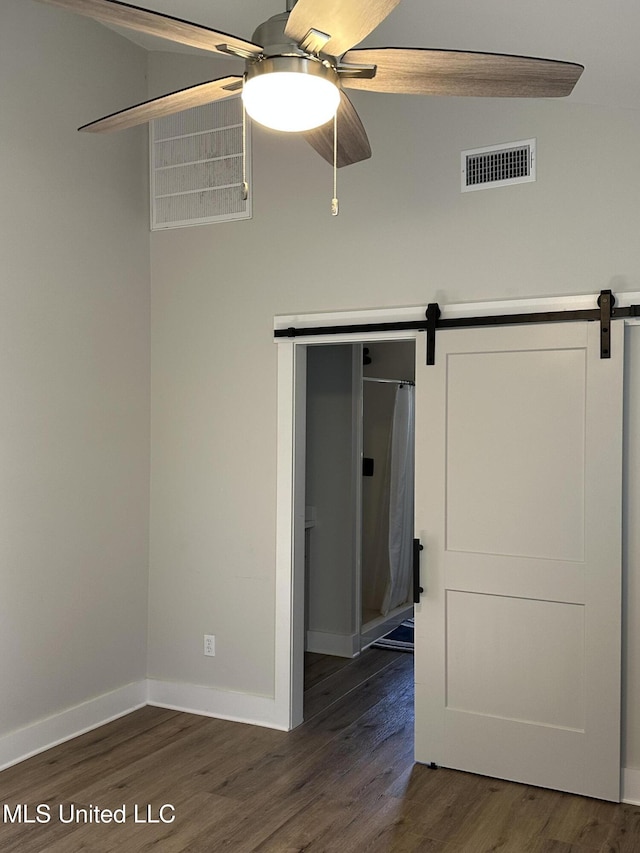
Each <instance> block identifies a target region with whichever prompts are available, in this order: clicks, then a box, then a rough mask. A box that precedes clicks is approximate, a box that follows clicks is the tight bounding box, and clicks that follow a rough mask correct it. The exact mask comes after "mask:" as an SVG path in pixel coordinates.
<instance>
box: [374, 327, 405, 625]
mask: <svg viewBox="0 0 640 853" xmlns="http://www.w3.org/2000/svg"><path fill="white" fill-rule="evenodd" d="M367 349H368V359H370V363H368V364H365V365H364V366H363V376H364V377H375V378H378V379H407V380H413V378H414V372H415V371H414V359H415V356H414V351H415V345H414V343H413V341H397V342H396V341H393V342H385V343H378V344H368V345H367ZM396 389H397V385H395V384H389V383H383V382H380V383H378V382H366V381H365V382H363V427H362V430H363V454H364V456H365V457H369V458H372V459H373V460H374V462H373V475H372V476H368V477H363V480H362V568H361V577H362V623H363V624H367V623H369V622H371V621H372V620H375V619H377V618H379V617H380V616H381V605H382V600H383V597H384V593H385V589H386V583H387V578H388V574H389V548H388V541H389V466H390V437H391V427H392V421H393V410H394V403H395V395H396Z"/></svg>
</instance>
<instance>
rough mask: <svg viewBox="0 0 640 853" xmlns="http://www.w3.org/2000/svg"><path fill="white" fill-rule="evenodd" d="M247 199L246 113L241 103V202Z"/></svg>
mask: <svg viewBox="0 0 640 853" xmlns="http://www.w3.org/2000/svg"><path fill="white" fill-rule="evenodd" d="M248 198H249V184H248V183H247V111H246V110H245V108H244V101H242V200H243V201H246V200H247V199H248Z"/></svg>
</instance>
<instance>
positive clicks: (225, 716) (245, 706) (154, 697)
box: [147, 679, 289, 731]
mask: <svg viewBox="0 0 640 853" xmlns="http://www.w3.org/2000/svg"><path fill="white" fill-rule="evenodd" d="M147 686H148V692H147V697H148V698H147V702H148V704H149V705H155V706H157V707H159V708H170V709H171V710H174V711H186V712H187V713H189V714H201V715H202V716H205V717H217V718H218V719H220V720H232V721H234V722H237V723H249V724H251V725H254V726H265V727H266V728H269V729H280V730H281V731H287V730H288V729H289V721H288V707H287V708H285V709H283V708H281V707H279V706H278V703H276V700H275V699H274V698H273V697H271V696H258V695H256V694H254V693H236V692H234V691H232V690H219V689H217V688H215V687H203V686H201V685H199V684H182V683H180V682H175V681H159V680H156V679H149V680H148V681H147ZM285 715H286V719H285V718H284V716H285Z"/></svg>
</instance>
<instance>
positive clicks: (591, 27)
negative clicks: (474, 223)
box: [120, 0, 640, 109]
mask: <svg viewBox="0 0 640 853" xmlns="http://www.w3.org/2000/svg"><path fill="white" fill-rule="evenodd" d="M135 4H136V5H140V6H144V7H145V8H148V9H153V10H154V11H157V12H162V13H164V14H168V15H173V16H175V17H178V18H182V19H184V20H189V21H193V22H194V23H198V24H203V25H205V26H208V27H212V28H214V29H217V30H219V31H222V32H225V33H228V34H232V35H236V36H239V37H241V38H245V39H249V40H250V39H251V36H252V34H253V31H254V30H255V28H256V27H257V26H258V24H260V23H261V22H262V21H264V20H266V19H267V18H269V17H270V16H271V15H275V14H277V13H279V12H282V11H284V9H285V5H286V4H285V0H242V2H237V0H135ZM120 32H122V33H123V35H127V36H128V37H129V38H131V39H132V40H134V41H136V42H137V43H138V44H141V45H142V46H143V47H146V48H147V49H148V50H172V51H175V50H178V51H182V50H184V51H185V52H189V51H188V49H186V48H181V47H180V46H178V45H174V44H171V43H168V42H165V41H164V40H161V39H154V38H146V37H140V36H139V35H138V34H135V33H133V31H131V30H127V31H125V30H120ZM363 44H366V45H368V46H371V47H385V46H394V47H434V48H450V49H454V50H480V51H490V52H495V53H513V54H519V55H525V56H541V57H546V58H548V59H562V60H566V61H570V62H579V63H581V64H582V65H584V66H585V71H584V73H583V75H582V77H581V79H580V80H579V82H578V84H577V86H576V88H575V90H574V92H573V94H572V95H571V100H573V101H575V102H579V103H592V104H609V105H612V106H618V107H626V108H631V109H638V108H640V61H639V56H640V50H639V48H640V2H638V0H528V2H524V0H475V2H473V3H470V2H469V0H403V2H402V3H400V5H399V6H398V7H397V8H396V9H395V10H394V11H393V12H392V13H391V15H389V17H388V18H387V19H386V20H385V21H383V23H382V24H381V25H380V26H379V27H378V28H377V30H375V31H374V32H373V33H372V34H371V35H370V36H369V38H368V39H367V40H366V42H363ZM191 52H192V51H191Z"/></svg>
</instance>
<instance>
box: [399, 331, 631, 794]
mask: <svg viewBox="0 0 640 853" xmlns="http://www.w3.org/2000/svg"><path fill="white" fill-rule="evenodd" d="M611 326H612V328H611V334H612V339H611V358H609V359H601V358H600V341H599V331H600V330H599V324H598V323H595V322H594V323H567V324H565V323H555V324H548V325H547V324H545V325H535V326H519V327H491V328H479V329H454V330H443V331H439V332H438V333H437V338H436V363H435V365H433V366H426V365H425V352H424V347H423V346H419V347H418V353H417V356H416V358H417V364H416V536H417V537H419V538H420V539H421V541H422V544H423V546H424V550H423V551H422V554H421V584H422V586H423V587H424V592H423V594H422V598H421V603H420V604H419V605H417V606H416V657H415V667H416V760H417V761H419V762H424V763H431V762H434V763H435V764H437V765H441V766H444V767H451V768H456V769H459V770H466V771H471V772H475V773H480V774H485V775H489V776H494V777H498V778H503V779H512V780H516V781H520V782H525V783H528V784H533V785H539V786H542V787H547V788H555V789H558V790H563V791H572V792H574V793H579V794H585V795H587V796H592V797H599V798H602V799H607V800H614V801H617V800H619V797H620V643H621V601H620V595H621V592H620V584H621V580H620V578H621V541H620V540H621V460H622V370H623V333H624V324H623V322H616V323H612V324H611Z"/></svg>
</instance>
